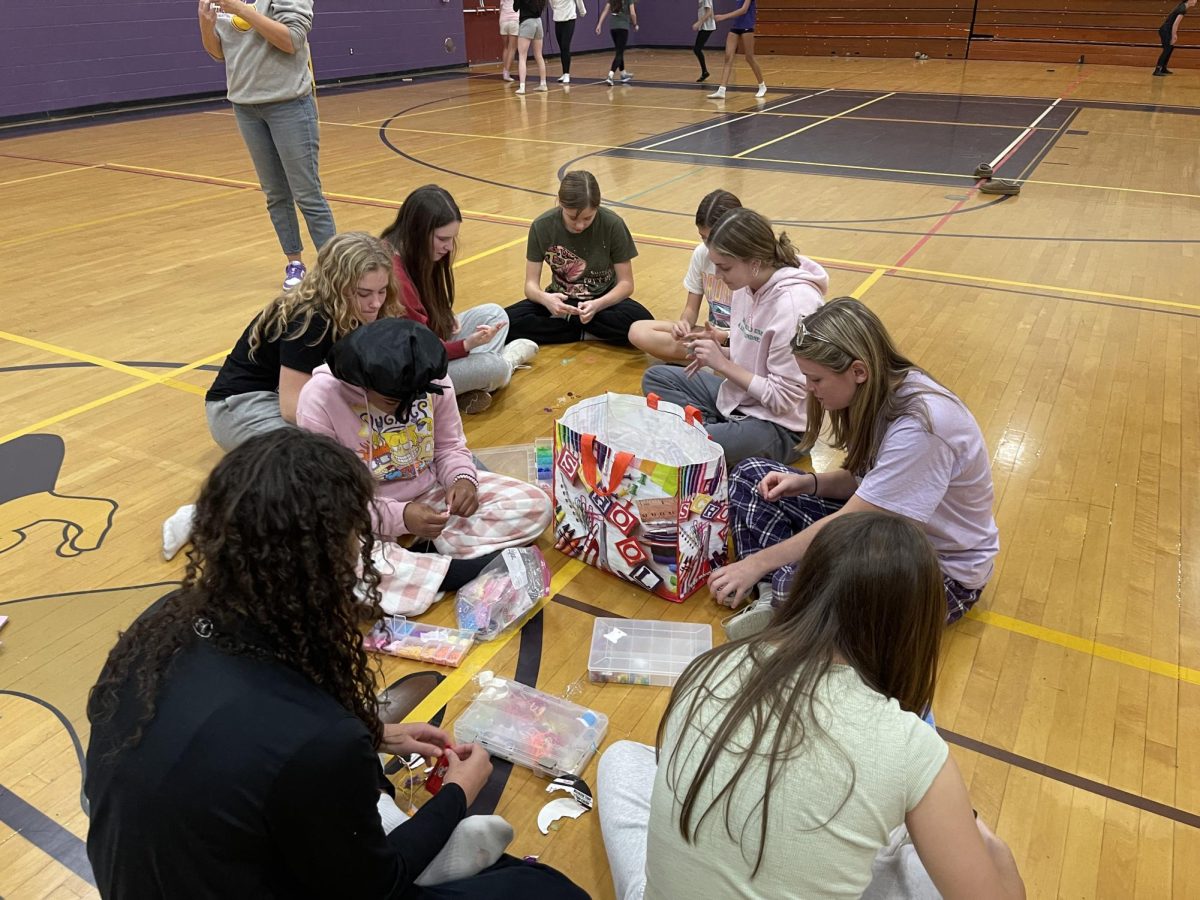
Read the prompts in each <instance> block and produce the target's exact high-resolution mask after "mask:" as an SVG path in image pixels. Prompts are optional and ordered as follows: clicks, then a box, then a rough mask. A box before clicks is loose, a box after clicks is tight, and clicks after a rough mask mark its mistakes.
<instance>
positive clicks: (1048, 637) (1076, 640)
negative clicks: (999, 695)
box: [966, 609, 1200, 684]
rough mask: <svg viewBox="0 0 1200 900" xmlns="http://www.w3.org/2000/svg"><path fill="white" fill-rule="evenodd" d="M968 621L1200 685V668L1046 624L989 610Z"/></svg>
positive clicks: (978, 611) (975, 611)
mask: <svg viewBox="0 0 1200 900" xmlns="http://www.w3.org/2000/svg"><path fill="white" fill-rule="evenodd" d="M966 618H968V619H972V620H974V621H976V622H981V623H983V624H984V625H991V626H994V627H996V628H1003V629H1004V630H1005V631H1012V632H1014V633H1016V634H1023V635H1026V636H1027V637H1031V638H1035V639H1037V640H1039V641H1044V642H1046V643H1048V644H1057V645H1058V646H1059V647H1065V648H1067V649H1068V650H1076V651H1078V652H1080V653H1086V654H1088V655H1089V656H1096V657H1099V658H1100V659H1107V660H1110V661H1111V662H1115V663H1120V664H1121V665H1124V666H1130V667H1132V668H1134V669H1142V670H1143V671H1146V672H1150V673H1151V674H1154V675H1162V676H1163V677H1165V678H1171V679H1173V680H1175V681H1184V682H1187V683H1188V684H1200V669H1192V668H1189V667H1188V666H1180V665H1176V664H1175V663H1169V662H1164V661H1163V660H1161V659H1154V658H1153V657H1150V656H1144V655H1142V654H1141V653H1133V652H1131V651H1129V650H1121V649H1120V648H1118V647H1113V646H1110V645H1108V644H1101V643H1099V642H1098V641H1091V640H1088V639H1087V638H1081V637H1078V636H1076V635H1073V634H1067V633H1066V632H1064V631H1056V630H1055V629H1053V628H1047V627H1045V626H1044V625H1034V624H1033V623H1032V622H1025V621H1022V620H1021V619H1014V618H1012V617H1011V616H1005V615H1002V614H1001V613H996V612H990V611H988V610H981V609H973V610H971V611H970V612H968V613H967V615H966Z"/></svg>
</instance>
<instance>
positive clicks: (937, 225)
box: [885, 74, 1087, 274]
mask: <svg viewBox="0 0 1200 900" xmlns="http://www.w3.org/2000/svg"><path fill="white" fill-rule="evenodd" d="M1086 77H1087V76H1086V75H1083V74H1081V75H1080V76H1079V77H1078V78H1076V79H1075V80H1074V81H1073V82H1071V83H1070V84H1069V85H1067V89H1066V90H1065V91H1063V92H1062V96H1061V97H1059V98H1058V99H1057V100H1055V101H1054V103H1053V104H1051V105H1052V106H1057V105H1058V104H1059V103H1060V102H1061V101H1063V100H1065V99H1066V98H1067V97H1069V96H1071V94H1072V93H1073V92H1074V91H1075V89H1076V88H1077V87H1079V85H1080V83H1081V82H1082V81H1083V79H1084V78H1086ZM1048 111H1049V110H1047V112H1048ZM1045 114H1046V113H1045V112H1043V113H1042V116H1044V115H1045ZM1042 116H1039V117H1038V119H1037V121H1041V118H1042ZM1033 134H1034V129H1033V127H1032V126H1031V127H1030V128H1029V129H1027V131H1026V133H1025V134H1024V135H1023V136H1022V137H1021V138H1019V139H1018V140H1017V141H1016V142H1014V143H1013V145H1012V147H1011V148H1010V149H1009V151H1008V152H1007V153H1006V154H1005V155H1004V156H1003V157H1002V158H1001V159H999V160H997V161H996V162H995V163H994V164H993V166H992V168H993V169H999V168H1000V167H1001V166H1002V165H1004V164H1005V163H1006V162H1008V160H1010V159H1011V158H1012V156H1013V154H1014V153H1016V152H1017V151H1018V150H1019V149H1021V147H1022V146H1023V145H1024V143H1025V142H1026V141H1027V140H1029V138H1030V137H1031V136H1032V135H1033ZM984 180H985V179H982V178H981V179H979V181H976V182H975V186H974V187H972V188H971V189H970V190H969V191H968V192H967V196H965V197H963V199H961V200H959V201H958V202H957V203H955V204H954V205H953V206H952V207H950V209H949V210H948V211H947V213H946V214H945V215H944V216H942V217H941V218H940V219H938V220H937V221H936V222H934V223H933V225H932V226H931V227H930V229H929V230H928V231H927V232H925V233H924V234H923V235H921V237H919V238H917V240H916V243H914V244H913V245H912V246H911V247H909V248H908V250H907V251H905V253H904V255H903V256H901V257H900V258H899V259H898V260H896V263H895V265H896V266H902V265H904V264H905V263H906V262H908V261H909V260H910V259H912V258H913V257H914V256H916V255H917V252H918V251H919V250H920V249H921V248H922V247H924V246H925V245H926V244H927V243H928V242H929V239H930V238H932V237H933V236H934V235H935V234H937V233H938V232H939V231H941V230H942V228H943V226H945V224H946V223H947V222H949V221H950V218H951V217H952V216H953V215H954V214H955V213H956V212H958V211H959V210H960V209H962V208H963V207H964V206H965V205H966V204H968V203H970V202H971V200H973V199H974V198H975V195H976V194H977V193H978V192H979V186H980V185H981V184H983V182H984ZM888 271H889V272H890V271H891V270H890V269H889V270H888ZM885 274H887V273H885Z"/></svg>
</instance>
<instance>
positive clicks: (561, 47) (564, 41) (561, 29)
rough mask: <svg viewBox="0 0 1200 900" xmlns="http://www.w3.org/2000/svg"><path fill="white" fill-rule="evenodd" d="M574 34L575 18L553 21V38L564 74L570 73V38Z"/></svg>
mask: <svg viewBox="0 0 1200 900" xmlns="http://www.w3.org/2000/svg"><path fill="white" fill-rule="evenodd" d="M574 36H575V20H574V19H567V21H565V22H555V23H554V39H555V40H556V41H558V59H559V62H561V63H562V70H563V74H564V75H570V74H571V38H573V37H574Z"/></svg>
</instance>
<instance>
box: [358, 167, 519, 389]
mask: <svg viewBox="0 0 1200 900" xmlns="http://www.w3.org/2000/svg"><path fill="white" fill-rule="evenodd" d="M461 227H462V213H461V212H460V211H459V209H458V204H457V203H455V202H454V198H453V197H451V196H450V192H449V191H447V190H446V189H445V188H440V187H438V186H437V185H436V184H427V185H425V186H424V187H419V188H417V189H416V190H415V191H413V192H412V193H411V194H409V195H408V196H407V197H406V198H405V200H404V204H403V205H402V206H401V207H400V211H399V212H397V213H396V220H395V221H394V222H392V224H391V225H389V226H388V228H387V230H386V231H384V232H383V234H381V235H380V237H381V238H382V239H383V240H384V241H386V242H387V244H388V245H389V246H391V248H392V249H393V250H395V251H396V255H395V257H394V265H395V272H396V281H397V283H398V284H399V286H400V297H401V299H402V300H403V301H404V309H405V314H406V315H407V317H408V318H410V319H412V320H413V321H415V322H420V323H421V324H422V325H428V326H429V328H430V330H431V331H432V332H433V333H434V334H436V335H437V336H438V337H439V338H441V339H442V343H443V344H445V346H446V355H447V356H448V357H449V359H450V381H451V382H452V383H453V384H454V392H455V394H457V395H458V402H459V404H460V406H461V407H462V408H463V410H464V412H468V413H476V412H482V411H483V410H485V409H487V408H488V407H489V406H490V405H491V402H492V398H491V394H492V392H493V391H496V390H499V389H500V388H502V387H504V386H505V385H506V384H508V382H509V379H511V378H512V375H513V371H514V370H515V369H516V368H517V367H518V366H522V365H524V364H525V363H527V362H529V360H531V359H533V357H534V356H535V355H536V354H537V352H538V346H537V344H535V343H533V341H513V342H512V343H511V344H509V345H508V346H507V347H505V346H504V341H505V339H506V338H507V337H508V315H507V314H505V312H504V309H503V307H501V306H498V305H497V304H495V303H481V304H480V305H478V306H473V307H471V308H470V309H466V310H463V312H462V313H461V314H459V315H458V316H455V314H454V256H455V253H456V252H457V249H458V246H457V245H458V232H459V229H460V228H461Z"/></svg>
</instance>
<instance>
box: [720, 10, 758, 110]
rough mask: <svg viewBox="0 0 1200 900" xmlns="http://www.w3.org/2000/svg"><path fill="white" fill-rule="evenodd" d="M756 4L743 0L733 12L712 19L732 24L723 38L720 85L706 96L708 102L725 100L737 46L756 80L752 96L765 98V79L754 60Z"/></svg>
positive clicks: (756, 19) (756, 61)
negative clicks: (727, 20)
mask: <svg viewBox="0 0 1200 900" xmlns="http://www.w3.org/2000/svg"><path fill="white" fill-rule="evenodd" d="M757 2H758V0H743V2H742V5H741V6H739V7H738V8H737V9H735V10H734V11H733V12H730V13H722V14H721V15H719V16H716V17H715V19H714V21H716V22H724V21H725V20H726V19H731V20H732V22H731V23H730V25H729V34H727V35H726V36H725V68H724V69H723V70H722V71H721V84H720V86H719V87H718V88H717V89H716V90H715V91H713V92H712V93H711V94H709V95H708V99H710V100H724V99H725V87H726V85H728V84H729V79H730V78H731V77H732V76H733V61H734V59H735V58H736V57H737V51H738V44H741V46H742V53H744V54H745V55H746V63H747V65H749V66H750V71H751V72H753V73H754V77H755V78H757V79H758V90H757V91H755V92H754V96H755V97H758V98H762V97H765V96H767V82H766V79H765V78H764V77H763V73H762V69H760V68H759V66H758V60H756V59H755V58H754V26H755V24H756V22H757V21H758V8H757Z"/></svg>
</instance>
